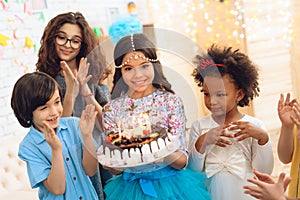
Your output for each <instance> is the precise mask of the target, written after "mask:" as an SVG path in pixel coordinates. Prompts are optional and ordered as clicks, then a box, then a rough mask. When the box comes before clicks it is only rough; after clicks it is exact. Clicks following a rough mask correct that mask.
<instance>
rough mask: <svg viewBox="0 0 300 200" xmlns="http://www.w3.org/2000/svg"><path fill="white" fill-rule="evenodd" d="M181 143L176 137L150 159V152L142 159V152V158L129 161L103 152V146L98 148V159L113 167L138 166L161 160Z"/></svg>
mask: <svg viewBox="0 0 300 200" xmlns="http://www.w3.org/2000/svg"><path fill="white" fill-rule="evenodd" d="M179 145H180V141H179V140H178V139H176V140H174V141H173V142H171V143H170V144H168V147H166V148H165V149H164V150H163V151H160V152H158V153H157V154H156V153H152V154H151V155H152V156H150V157H151V158H150V159H149V155H148V154H145V155H143V159H141V156H142V155H141V153H140V158H139V159H136V160H135V162H134V161H133V160H130V161H128V162H127V161H126V160H122V159H120V160H116V159H114V158H110V157H109V156H107V155H104V154H103V150H100V149H101V147H100V148H99V149H98V152H97V157H98V161H99V162H100V163H101V165H103V166H107V167H111V168H130V167H138V166H142V165H147V164H151V163H155V162H156V161H159V160H160V159H162V158H165V157H167V156H169V155H170V154H172V153H173V152H175V151H176V150H177V149H178V148H179ZM136 149H137V148H136ZM101 151H102V152H101ZM117 151H119V150H117ZM137 151H139V150H137ZM154 155H155V156H154ZM135 156H137V155H135ZM147 157H148V158H147ZM137 160H142V161H140V162H138V161H137Z"/></svg>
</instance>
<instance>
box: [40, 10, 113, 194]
mask: <svg viewBox="0 0 300 200" xmlns="http://www.w3.org/2000/svg"><path fill="white" fill-rule="evenodd" d="M40 43H41V47H40V49H39V52H38V62H37V63H36V69H37V71H41V72H45V73H47V74H49V75H50V76H51V77H53V78H54V79H55V80H56V81H57V82H58V84H59V85H60V87H61V88H62V93H63V99H62V102H63V116H76V117H79V116H80V115H81V113H82V111H83V110H84V108H85V106H86V105H87V104H94V105H95V107H96V110H97V111H98V115H97V118H98V123H96V127H95V129H94V132H93V137H94V139H95V141H96V144H97V145H99V146H100V145H101V144H102V138H103V137H102V128H101V124H102V123H101V121H102V119H101V116H102V107H101V106H100V105H99V103H98V102H97V100H96V99H95V95H96V94H95V93H96V87H97V84H98V80H99V78H100V76H101V74H102V73H103V71H104V69H105V67H106V66H108V65H106V60H105V57H104V55H103V53H102V50H101V48H100V46H99V43H98V38H97V36H96V35H95V33H94V32H93V30H92V28H91V27H90V26H89V24H88V22H87V21H86V19H85V18H84V16H83V15H82V14H81V13H80V12H76V13H74V12H67V13H62V14H59V15H57V16H55V17H54V18H53V19H51V20H50V21H49V22H48V24H47V26H46V27H45V29H44V33H43V36H42V38H41V41H40ZM96 148H98V146H96ZM100 174H101V175H100ZM90 178H91V181H92V183H93V185H94V187H95V189H96V191H97V193H98V196H99V199H104V195H103V187H102V186H103V185H104V184H105V182H106V180H108V179H109V178H111V174H110V173H109V172H108V171H107V170H104V169H103V168H102V166H100V167H99V171H98V172H97V173H96V174H95V175H94V176H92V177H90Z"/></svg>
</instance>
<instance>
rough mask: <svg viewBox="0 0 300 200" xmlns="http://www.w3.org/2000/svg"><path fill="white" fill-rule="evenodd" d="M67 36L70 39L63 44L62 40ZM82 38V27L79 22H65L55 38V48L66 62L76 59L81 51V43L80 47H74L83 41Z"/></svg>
mask: <svg viewBox="0 0 300 200" xmlns="http://www.w3.org/2000/svg"><path fill="white" fill-rule="evenodd" d="M65 38H66V39H68V40H67V42H66V43H65V44H62V42H61V41H62V40H64V39H65ZM81 40H82V35H81V29H80V27H79V26H78V25H77V24H70V23H65V24H64V25H62V26H61V28H60V29H59V31H58V33H57V36H56V38H55V48H56V52H57V55H58V57H59V58H60V59H61V60H64V61H66V62H71V61H73V62H74V61H76V56H77V55H78V53H79V51H80V45H79V48H73V47H78V45H77V44H78V43H81ZM71 43H72V44H71ZM72 46H73V47H72Z"/></svg>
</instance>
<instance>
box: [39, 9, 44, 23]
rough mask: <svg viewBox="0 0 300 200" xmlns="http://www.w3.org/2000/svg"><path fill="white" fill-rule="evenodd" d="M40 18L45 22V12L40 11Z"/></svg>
mask: <svg viewBox="0 0 300 200" xmlns="http://www.w3.org/2000/svg"><path fill="white" fill-rule="evenodd" d="M39 20H41V21H43V22H45V14H44V12H43V11H42V12H41V13H40V16H39Z"/></svg>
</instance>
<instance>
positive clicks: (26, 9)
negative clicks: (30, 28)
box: [24, 1, 32, 15]
mask: <svg viewBox="0 0 300 200" xmlns="http://www.w3.org/2000/svg"><path fill="white" fill-rule="evenodd" d="M24 13H25V14H28V15H31V14H32V3H31V1H27V2H24Z"/></svg>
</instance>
